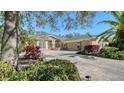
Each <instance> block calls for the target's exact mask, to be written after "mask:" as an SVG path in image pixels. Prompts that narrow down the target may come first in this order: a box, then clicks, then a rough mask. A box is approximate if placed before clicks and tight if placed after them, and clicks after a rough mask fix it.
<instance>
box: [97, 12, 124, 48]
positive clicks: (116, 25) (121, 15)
mask: <svg viewBox="0 0 124 93" xmlns="http://www.w3.org/2000/svg"><path fill="white" fill-rule="evenodd" d="M111 14H112V15H113V16H114V18H115V20H104V21H102V22H99V23H106V24H110V25H111V28H109V29H107V30H106V31H104V32H103V33H101V34H99V35H98V36H97V38H99V41H109V42H110V41H111V42H114V43H115V44H116V45H117V47H118V48H119V49H124V44H123V43H124V12H118V11H113V12H111Z"/></svg>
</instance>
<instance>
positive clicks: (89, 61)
mask: <svg viewBox="0 0 124 93" xmlns="http://www.w3.org/2000/svg"><path fill="white" fill-rule="evenodd" d="M44 56H45V57H46V60H51V59H57V58H58V59H66V60H70V61H71V62H73V63H75V65H76V66H77V68H78V71H79V74H80V76H81V79H82V80H85V76H87V75H89V76H91V80H93V81H101V80H102V81H103V80H104V81H106V80H107V81H109V80H110V81H111V80H112V81H121V80H124V61H122V60H121V61H119V60H113V59H105V58H99V57H94V56H87V55H79V54H76V51H44Z"/></svg>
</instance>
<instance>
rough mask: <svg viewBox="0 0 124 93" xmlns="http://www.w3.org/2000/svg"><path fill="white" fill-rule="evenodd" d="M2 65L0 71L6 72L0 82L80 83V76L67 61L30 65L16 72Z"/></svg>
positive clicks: (0, 77)
mask: <svg viewBox="0 0 124 93" xmlns="http://www.w3.org/2000/svg"><path fill="white" fill-rule="evenodd" d="M4 64H5V63H4ZM4 64H2V65H3V66H2V67H0V70H1V71H2V69H3V70H4V69H6V70H4V72H3V73H2V74H0V80H14V81H80V76H79V73H78V70H77V68H76V66H75V65H74V64H73V63H71V62H70V61H67V60H59V59H56V60H51V61H46V62H39V63H36V64H31V65H30V66H29V67H26V68H21V69H20V70H19V71H18V72H16V71H15V69H13V68H11V66H10V67H9V68H11V69H8V68H7V67H6V66H4ZM5 65H6V64H5ZM6 71H7V72H6ZM4 74H5V75H4Z"/></svg>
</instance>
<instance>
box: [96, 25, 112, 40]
mask: <svg viewBox="0 0 124 93" xmlns="http://www.w3.org/2000/svg"><path fill="white" fill-rule="evenodd" d="M113 30H114V28H113V27H112V28H110V29H108V30H106V31H104V32H103V33H101V34H99V35H97V36H96V38H98V37H100V36H102V35H105V34H108V33H109V32H111V31H113Z"/></svg>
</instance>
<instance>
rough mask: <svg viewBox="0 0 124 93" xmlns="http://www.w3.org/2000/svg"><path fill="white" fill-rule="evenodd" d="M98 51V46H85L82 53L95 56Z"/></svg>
mask: <svg viewBox="0 0 124 93" xmlns="http://www.w3.org/2000/svg"><path fill="white" fill-rule="evenodd" d="M99 50H100V46H99V45H87V46H85V47H84V51H85V53H86V54H97V53H98V52H99Z"/></svg>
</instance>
